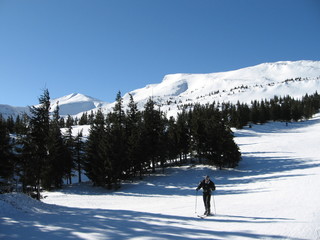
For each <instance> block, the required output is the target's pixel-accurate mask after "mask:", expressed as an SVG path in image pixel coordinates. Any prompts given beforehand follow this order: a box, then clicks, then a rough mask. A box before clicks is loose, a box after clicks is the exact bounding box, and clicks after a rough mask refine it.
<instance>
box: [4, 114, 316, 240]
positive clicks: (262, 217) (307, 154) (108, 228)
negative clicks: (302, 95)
mask: <svg viewBox="0 0 320 240" xmlns="http://www.w3.org/2000/svg"><path fill="white" fill-rule="evenodd" d="M234 131H235V136H236V138H235V140H236V142H237V143H238V144H239V147H240V149H241V152H242V154H243V160H242V161H241V162H240V165H239V167H238V168H236V169H224V170H216V169H214V168H213V167H210V166H206V165H196V166H191V165H185V166H180V167H172V168H169V169H166V171H165V173H164V174H162V173H161V172H160V171H159V172H158V173H157V174H156V175H151V176H150V177H146V178H144V180H143V181H141V182H139V181H135V182H126V183H124V184H123V186H122V188H121V189H120V190H119V191H116V192H114V191H109V190H105V189H103V188H98V187H92V186H91V184H90V183H88V182H87V183H82V184H73V185H68V186H66V187H65V188H64V189H62V190H60V191H54V192H45V193H44V195H45V196H47V197H46V198H45V199H43V200H42V202H38V201H36V200H33V199H30V198H28V197H25V196H24V195H22V194H19V193H13V194H2V195H0V238H1V239H90V240H91V239H139V240H146V239H320V212H319V209H320V202H319V198H320V157H319V156H320V150H319V135H318V134H317V133H318V132H319V131H320V114H318V115H316V116H315V117H314V118H312V119H311V120H309V121H305V122H298V123H289V125H288V126H286V125H285V123H282V122H272V123H268V124H265V125H253V127H252V128H245V129H242V130H234ZM207 174H208V175H210V176H211V177H212V179H213V180H214V182H215V183H216V186H217V190H216V191H215V193H214V198H213V199H214V205H215V208H214V207H213V204H212V211H214V212H216V215H215V216H211V217H207V218H205V219H200V218H198V217H197V214H202V213H203V212H204V207H203V204H202V199H201V194H200V193H198V194H197V192H196V191H195V188H196V186H197V184H198V182H199V181H200V180H201V179H202V177H203V176H204V175H207ZM212 203H213V202H212Z"/></svg>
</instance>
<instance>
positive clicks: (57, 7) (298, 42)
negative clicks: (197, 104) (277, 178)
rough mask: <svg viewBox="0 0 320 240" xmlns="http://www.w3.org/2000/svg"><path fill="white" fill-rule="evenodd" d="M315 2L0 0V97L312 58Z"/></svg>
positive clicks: (318, 45)
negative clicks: (45, 89)
mask: <svg viewBox="0 0 320 240" xmlns="http://www.w3.org/2000/svg"><path fill="white" fill-rule="evenodd" d="M319 29H320V1H319V0H219V1H218V0H193V1H191V0H54V1H49V0H28V1H25V0H0V82H1V87H0V89H1V90H0V104H9V105H13V106H27V105H32V104H37V103H38V97H39V96H40V95H41V94H42V91H43V89H44V88H48V89H49V92H50V95H51V98H57V97H62V96H65V95H67V94H70V93H83V94H86V95H89V96H92V97H95V98H98V99H100V100H103V101H107V102H113V101H114V99H115V97H116V94H117V92H118V91H121V92H122V93H123V94H124V93H126V92H129V91H132V90H134V89H137V88H142V87H144V86H145V85H147V84H152V83H160V82H161V81H162V79H163V77H164V76H165V75H166V74H171V73H211V72H221V71H228V70H234V69H239V68H243V67H248V66H253V65H256V64H260V63H263V62H275V61H283V60H289V61H295V60H320V31H319Z"/></svg>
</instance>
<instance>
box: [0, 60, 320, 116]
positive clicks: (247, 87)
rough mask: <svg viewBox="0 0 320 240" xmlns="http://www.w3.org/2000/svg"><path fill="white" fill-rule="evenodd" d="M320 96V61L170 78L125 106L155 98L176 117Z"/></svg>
mask: <svg viewBox="0 0 320 240" xmlns="http://www.w3.org/2000/svg"><path fill="white" fill-rule="evenodd" d="M316 91H318V92H320V61H305V60H304V61H281V62H275V63H262V64H259V65H256V66H252V67H247V68H242V69H238V70H233V71H228V72H219V73H208V74H184V73H177V74H169V75H166V76H165V77H164V78H163V80H162V82H160V83H159V84H151V85H147V86H146V87H144V88H140V89H136V90H133V91H131V92H130V93H126V94H124V96H123V104H124V106H127V105H128V103H129V99H130V97H129V94H131V95H132V96H133V98H134V101H135V102H136V103H138V108H140V109H143V107H144V105H145V103H146V102H147V100H148V99H149V98H150V97H152V98H153V100H154V101H156V103H157V104H158V105H159V106H160V107H161V110H162V111H164V112H166V113H167V114H168V115H169V116H175V115H176V114H177V111H179V108H181V107H182V106H183V105H190V104H194V103H200V104H206V103H212V102H213V101H215V102H232V103H236V102H237V101H240V102H245V103H250V102H251V101H252V100H261V99H270V98H273V97H274V96H275V95H277V96H285V95H290V96H292V97H295V98H300V97H302V96H304V95H305V94H306V93H308V94H313V93H315V92H316ZM57 104H59V107H60V114H61V115H62V116H67V115H68V114H70V115H73V116H78V117H80V116H81V115H82V114H83V112H86V111H87V112H90V111H96V110H97V109H99V108H101V109H102V111H103V112H104V113H107V112H109V111H111V110H112V107H113V106H114V103H106V102H103V101H100V100H97V99H94V98H92V97H89V96H86V95H83V94H79V93H73V94H70V95H67V96H64V97H61V98H57V99H53V100H52V105H51V109H52V111H53V110H54V109H55V107H56V106H57ZM23 109H27V108H16V107H10V106H8V105H0V113H2V114H3V115H5V116H8V115H14V116H15V115H17V114H19V113H20V112H21V111H23Z"/></svg>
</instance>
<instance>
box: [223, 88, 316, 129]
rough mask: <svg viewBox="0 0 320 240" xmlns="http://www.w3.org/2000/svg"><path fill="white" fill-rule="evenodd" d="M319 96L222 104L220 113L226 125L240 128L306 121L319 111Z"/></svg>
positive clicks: (287, 97)
mask: <svg viewBox="0 0 320 240" xmlns="http://www.w3.org/2000/svg"><path fill="white" fill-rule="evenodd" d="M319 108H320V96H319V94H318V93H317V92H315V93H314V94H313V95H308V94H306V95H305V96H304V97H302V98H301V99H300V100H299V99H294V98H292V97H290V96H285V97H277V96H275V97H274V98H273V99H270V100H261V101H257V100H255V101H252V102H251V104H250V106H249V105H248V104H245V103H240V102H238V103H237V104H235V105H234V104H230V103H223V104H221V111H222V114H223V117H224V118H225V119H227V122H228V125H229V126H231V127H235V128H242V127H244V126H246V125H248V124H251V123H253V124H257V123H260V124H263V123H266V122H267V121H284V122H291V121H299V120H307V119H309V118H311V117H312V115H314V114H315V113H317V112H318V111H319Z"/></svg>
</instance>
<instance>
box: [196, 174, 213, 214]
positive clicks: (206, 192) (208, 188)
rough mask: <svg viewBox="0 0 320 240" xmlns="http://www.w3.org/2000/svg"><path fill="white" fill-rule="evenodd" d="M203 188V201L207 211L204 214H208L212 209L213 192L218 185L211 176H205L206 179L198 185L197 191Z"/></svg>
mask: <svg viewBox="0 0 320 240" xmlns="http://www.w3.org/2000/svg"><path fill="white" fill-rule="evenodd" d="M201 188H202V189H203V203H204V207H205V209H206V211H205V212H204V215H206V216H208V215H210V214H211V211H210V200H211V192H212V191H214V190H216V186H215V184H214V182H213V181H211V179H210V177H209V176H205V177H204V179H203V180H202V181H201V182H200V183H199V185H198V187H197V189H196V190H197V191H199V189H201Z"/></svg>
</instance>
